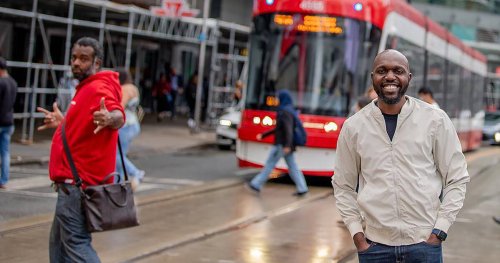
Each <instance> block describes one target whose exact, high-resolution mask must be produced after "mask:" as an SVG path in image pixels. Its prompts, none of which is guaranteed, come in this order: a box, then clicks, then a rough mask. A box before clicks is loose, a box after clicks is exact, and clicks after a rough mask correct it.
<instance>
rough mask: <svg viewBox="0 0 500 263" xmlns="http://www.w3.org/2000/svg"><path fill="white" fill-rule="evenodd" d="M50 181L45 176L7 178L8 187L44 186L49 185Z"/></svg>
mask: <svg viewBox="0 0 500 263" xmlns="http://www.w3.org/2000/svg"><path fill="white" fill-rule="evenodd" d="M51 183H52V182H51V181H50V179H49V177H47V176H30V177H26V178H17V179H12V180H9V184H8V187H9V188H8V189H9V190H10V189H12V190H24V189H30V188H37V187H44V186H47V187H50V184H51Z"/></svg>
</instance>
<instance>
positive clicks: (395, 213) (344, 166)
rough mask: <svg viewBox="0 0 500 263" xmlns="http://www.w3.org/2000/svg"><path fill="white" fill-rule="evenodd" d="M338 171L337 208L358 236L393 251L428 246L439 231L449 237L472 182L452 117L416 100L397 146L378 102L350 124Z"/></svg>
mask: <svg viewBox="0 0 500 263" xmlns="http://www.w3.org/2000/svg"><path fill="white" fill-rule="evenodd" d="M334 171H335V175H334V176H333V177H332V184H333V187H334V193H335V198H336V203H337V207H338V209H339V210H340V214H341V215H342V218H343V220H344V223H345V224H346V226H347V227H348V229H349V231H350V233H351V235H352V236H354V235H355V234H356V233H358V232H364V233H365V235H366V237H367V238H368V239H370V240H372V241H375V242H378V243H381V244H386V245H390V246H399V245H410V244H416V243H419V242H422V241H425V240H427V238H428V237H429V236H430V234H431V231H432V229H433V228H437V229H440V230H442V231H445V232H447V231H448V228H449V227H450V226H451V224H452V223H453V222H454V221H455V218H456V216H457V213H458V211H459V210H460V208H462V205H463V201H464V198H465V185H466V183H467V182H469V174H468V172H467V164H466V161H465V157H464V155H463V154H462V149H461V145H460V141H459V140H458V136H457V133H456V131H455V128H454V126H453V124H452V122H451V120H450V119H449V118H448V116H447V115H446V113H445V112H444V111H442V110H440V109H436V108H434V107H432V105H429V104H427V103H425V102H422V101H420V100H417V99H415V98H412V97H409V96H406V103H405V104H404V106H403V108H402V109H401V112H400V114H399V115H398V120H397V126H396V132H395V133H394V137H393V140H392V142H391V140H390V139H389V136H388V135H387V131H386V127H385V120H384V117H383V115H382V112H381V111H380V109H379V108H378V107H377V106H376V105H375V103H374V102H372V103H370V104H368V105H367V106H366V107H364V108H363V109H362V110H361V111H359V112H358V113H357V114H355V115H354V116H352V117H350V118H349V119H347V120H346V121H345V123H344V125H343V127H342V130H341V132H340V137H339V140H338V143H337V156H336V162H335V170H334ZM358 176H359V191H358V192H359V193H356V185H357V184H358ZM441 191H442V201H440V195H441ZM363 220H364V221H365V223H366V229H365V231H363V228H362V224H361V223H362V221H363Z"/></svg>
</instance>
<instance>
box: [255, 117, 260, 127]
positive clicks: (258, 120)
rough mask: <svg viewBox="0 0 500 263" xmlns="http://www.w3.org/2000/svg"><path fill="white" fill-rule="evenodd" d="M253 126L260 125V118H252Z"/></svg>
mask: <svg viewBox="0 0 500 263" xmlns="http://www.w3.org/2000/svg"><path fill="white" fill-rule="evenodd" d="M253 124H255V125H259V124H260V117H253Z"/></svg>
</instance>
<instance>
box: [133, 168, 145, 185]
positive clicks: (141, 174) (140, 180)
mask: <svg viewBox="0 0 500 263" xmlns="http://www.w3.org/2000/svg"><path fill="white" fill-rule="evenodd" d="M145 174H146V172H145V171H144V170H139V172H138V173H137V175H136V176H135V178H137V179H138V180H139V183H142V180H143V179H144V175H145Z"/></svg>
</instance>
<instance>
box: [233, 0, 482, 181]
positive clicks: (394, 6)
mask: <svg viewBox="0 0 500 263" xmlns="http://www.w3.org/2000/svg"><path fill="white" fill-rule="evenodd" d="M253 11H254V12H253V13H254V17H253V29H252V33H251V37H250V57H249V65H248V83H247V88H246V94H245V107H244V110H243V112H242V119H241V124H240V127H239V129H238V141H237V152H236V154H237V157H238V160H239V165H240V167H262V166H263V164H264V162H265V160H266V157H267V154H268V152H269V148H270V144H271V143H272V142H273V139H274V138H272V137H271V138H267V139H265V140H264V141H257V140H256V135H257V134H258V133H260V132H263V131H266V130H268V129H270V128H272V126H273V125H275V113H274V107H275V103H274V102H275V99H274V95H275V93H276V90H279V89H288V90H290V92H291V93H292V94H293V95H294V101H295V105H296V107H297V108H298V110H299V111H300V119H301V120H302V121H303V123H304V127H305V128H306V130H307V132H308V139H307V145H306V146H305V147H299V149H298V151H297V152H296V160H297V162H298V164H299V167H300V168H301V170H302V171H303V172H304V174H307V175H316V176H331V175H332V174H333V167H334V162H335V158H334V157H335V151H336V145H337V138H338V135H339V132H340V129H341V127H342V124H343V122H344V121H345V119H346V118H347V117H348V116H349V115H350V114H352V109H353V105H354V104H355V103H356V98H358V96H360V95H362V94H363V93H364V92H365V90H366V89H367V87H369V86H370V85H371V78H370V72H371V66H372V62H373V60H374V58H375V55H376V54H378V53H379V52H381V51H383V50H385V49H387V48H393V49H397V50H399V51H401V52H402V53H403V54H405V55H406V56H407V57H408V60H409V62H410V69H411V72H412V73H413V79H412V81H411V84H410V87H409V89H408V92H407V94H408V95H410V96H415V97H416V93H417V91H418V89H419V88H420V87H422V86H424V85H425V86H430V87H431V88H432V90H433V93H434V98H435V100H436V101H437V102H438V103H439V105H440V106H441V108H442V109H443V110H445V111H446V112H447V113H448V114H449V116H450V118H451V119H452V121H453V123H454V124H455V127H456V129H457V131H458V135H459V138H460V141H461V143H462V148H463V150H464V151H466V150H472V149H475V148H478V147H479V146H480V144H481V135H482V134H481V129H482V126H483V119H484V111H483V89H484V87H485V81H486V78H485V77H486V59H485V57H484V56H483V55H482V54H481V53H479V52H478V51H476V50H474V49H472V48H470V47H468V46H466V45H465V44H463V43H462V42H461V41H460V40H458V39H457V38H456V37H454V36H453V35H451V33H449V32H448V31H446V30H445V29H444V28H443V27H441V26H440V25H438V24H437V23H435V22H433V21H432V20H430V19H429V18H427V17H425V16H424V15H423V14H421V13H420V12H419V11H417V10H416V9H415V8H413V7H412V6H410V5H409V4H407V3H406V2H405V1H402V0H357V1H355V0H336V1H333V0H279V1H278V0H255V1H254V10H253ZM277 167H278V168H279V169H282V170H285V171H286V165H285V163H284V162H283V160H282V161H280V162H279V163H278V165H277Z"/></svg>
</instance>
